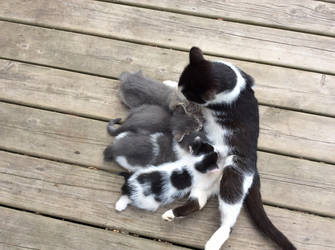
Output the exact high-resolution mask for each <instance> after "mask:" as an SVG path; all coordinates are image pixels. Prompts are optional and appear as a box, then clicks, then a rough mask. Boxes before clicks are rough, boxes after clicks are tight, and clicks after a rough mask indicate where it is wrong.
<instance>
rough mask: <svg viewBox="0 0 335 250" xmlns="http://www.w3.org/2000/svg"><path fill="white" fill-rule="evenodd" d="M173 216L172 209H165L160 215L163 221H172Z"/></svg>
mask: <svg viewBox="0 0 335 250" xmlns="http://www.w3.org/2000/svg"><path fill="white" fill-rule="evenodd" d="M174 218H175V216H174V214H173V211H172V209H170V210H168V211H166V212H165V213H164V214H163V215H162V219H163V220H165V221H173V220H174Z"/></svg>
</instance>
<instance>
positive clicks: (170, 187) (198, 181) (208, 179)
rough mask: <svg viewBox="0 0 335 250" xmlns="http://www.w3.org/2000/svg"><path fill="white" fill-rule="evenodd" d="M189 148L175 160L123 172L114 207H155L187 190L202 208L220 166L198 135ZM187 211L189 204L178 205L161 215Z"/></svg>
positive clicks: (213, 188)
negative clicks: (187, 151)
mask: <svg viewBox="0 0 335 250" xmlns="http://www.w3.org/2000/svg"><path fill="white" fill-rule="evenodd" d="M190 149H191V152H192V154H190V155H189V156H187V157H186V156H185V157H183V158H182V159H180V160H177V161H175V162H170V163H163V164H161V165H159V166H149V167H147V168H142V169H140V170H137V171H136V172H134V173H133V174H129V173H123V175H124V176H125V179H126V181H125V183H124V185H123V186H122V196H121V197H120V199H119V200H118V202H117V203H116V205H115V209H116V210H117V211H123V210H124V209H126V207H127V205H128V204H130V205H132V206H135V207H137V208H141V209H145V210H150V211H156V210H157V209H158V208H159V207H160V206H162V205H166V204H169V203H171V202H173V201H175V200H177V199H180V198H183V197H185V196H186V195H188V194H189V198H190V199H191V200H193V201H197V202H198V203H199V204H200V207H199V209H201V208H202V207H203V206H204V205H205V204H206V201H207V199H208V198H209V197H210V196H212V195H214V194H216V192H217V190H218V183H219V179H220V178H221V174H222V168H221V169H219V168H218V165H217V160H218V154H217V153H216V152H214V148H213V147H212V146H211V145H209V144H207V143H203V142H202V141H201V140H200V138H196V139H195V141H194V142H193V143H192V144H191V145H190ZM227 160H228V162H229V161H231V159H227ZM220 170H221V171H220ZM187 214H189V211H188V208H187V207H185V206H180V207H177V208H174V209H173V210H169V211H167V212H166V213H164V214H163V215H162V218H163V219H165V220H172V219H173V218H174V217H179V216H185V215H187Z"/></svg>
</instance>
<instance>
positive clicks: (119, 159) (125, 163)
mask: <svg viewBox="0 0 335 250" xmlns="http://www.w3.org/2000/svg"><path fill="white" fill-rule="evenodd" d="M115 161H116V162H117V163H118V164H119V165H120V166H121V167H123V168H125V169H127V170H128V171H131V172H135V171H136V170H138V169H139V168H141V167H140V166H132V165H130V164H129V163H128V161H127V159H126V157H124V156H118V157H116V158H115Z"/></svg>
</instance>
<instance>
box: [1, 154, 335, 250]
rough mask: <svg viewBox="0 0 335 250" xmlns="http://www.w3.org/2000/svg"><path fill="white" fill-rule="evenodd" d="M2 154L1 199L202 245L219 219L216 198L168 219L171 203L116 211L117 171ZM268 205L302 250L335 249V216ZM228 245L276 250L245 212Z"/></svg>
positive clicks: (119, 178)
mask: <svg viewBox="0 0 335 250" xmlns="http://www.w3.org/2000/svg"><path fill="white" fill-rule="evenodd" d="M0 157H1V159H2V160H1V161H0V202H1V203H2V204H7V205H11V206H15V207H18V208H23V209H29V210H32V211H37V212H40V213H45V214H49V215H54V216H58V217H62V218H67V219H71V220H75V221H81V222H85V223H88V224H92V225H98V226H103V227H113V228H118V229H121V230H127V231H130V232H135V233H139V234H141V235H150V236H152V237H158V238H161V239H166V240H169V241H172V242H179V243H183V244H184V245H190V246H194V247H202V246H203V245H204V243H205V241H206V240H207V239H208V238H209V236H210V235H211V234H212V233H213V232H214V231H215V229H216V228H217V226H218V223H219V220H218V212H217V202H216V201H215V200H214V199H213V200H211V201H210V202H209V204H208V205H207V206H206V207H205V209H204V210H203V211H201V212H199V213H196V214H194V215H192V216H189V217H187V218H184V219H180V220H176V221H175V222H173V223H166V222H164V221H162V220H161V218H160V215H161V214H162V212H163V211H164V210H165V209H166V208H165V209H159V210H158V211H157V212H156V213H154V214H152V213H149V212H142V211H139V210H136V209H133V208H129V209H127V210H126V211H125V212H123V213H116V212H115V210H114V209H113V207H114V204H115V202H116V201H117V199H118V197H119V193H120V186H121V184H122V183H123V180H122V178H121V177H119V176H117V175H114V174H109V173H106V172H103V171H96V170H90V169H86V168H80V167H78V166H74V165H67V164H62V163H57V162H51V161H47V160H43V159H37V158H32V157H27V156H22V155H16V154H11V153H6V152H1V151H0ZM299 195H300V194H299ZM266 210H267V212H268V214H269V216H270V217H271V219H272V220H273V222H274V223H275V224H276V225H277V226H278V227H279V228H280V229H281V230H283V231H284V232H285V234H287V236H288V237H289V238H290V239H292V240H293V242H294V243H295V244H296V245H297V247H298V249H307V250H312V249H313V250H314V249H316V247H317V249H329V250H330V249H332V248H333V246H334V244H335V242H334V238H333V237H332V235H333V234H334V233H335V221H334V220H333V219H328V218H322V217H318V216H313V215H309V214H304V213H299V212H293V211H289V210H285V209H279V208H274V207H269V206H266ZM229 247H230V248H232V249H235V248H236V249H255V250H256V249H276V248H275V247H274V246H273V244H272V243H270V242H269V241H268V240H267V239H265V238H264V237H263V236H262V235H261V234H260V233H259V232H258V231H257V230H256V229H255V227H254V226H253V225H252V224H251V222H250V220H249V218H248V216H247V215H246V214H245V212H243V213H242V215H241V216H240V217H239V219H238V223H237V225H236V227H235V229H234V231H233V233H232V235H231V238H230V240H229V241H228V242H227V244H226V248H227V249H228V248H229ZM226 248H225V249H226Z"/></svg>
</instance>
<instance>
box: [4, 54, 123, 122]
mask: <svg viewBox="0 0 335 250" xmlns="http://www.w3.org/2000/svg"><path fill="white" fill-rule="evenodd" d="M119 92H120V89H119V81H117V80H112V79H106V78H102V77H95V76H90V75H86V74H78V73H74V72H69V71H63V70H57V69H52V68H47V67H40V66H35V65H31V64H25V63H19V62H13V61H8V60H0V99H1V100H5V101H10V102H16V103H20V104H25V105H32V106H35V107H43V108H47V109H51V110H57V111H61V112H66V113H71V114H77V115H82V116H88V117H93V118H99V119H109V118H111V117H110V116H111V112H112V113H113V115H114V116H115V117H124V116H125V114H126V108H125V106H124V105H122V104H121V102H120V98H119Z"/></svg>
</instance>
